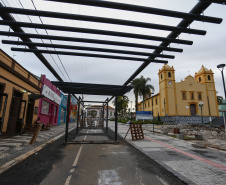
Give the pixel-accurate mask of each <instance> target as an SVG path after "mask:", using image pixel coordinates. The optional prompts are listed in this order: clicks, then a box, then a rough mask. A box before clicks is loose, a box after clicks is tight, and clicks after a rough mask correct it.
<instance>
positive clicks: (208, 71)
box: [195, 65, 213, 75]
mask: <svg viewBox="0 0 226 185" xmlns="http://www.w3.org/2000/svg"><path fill="white" fill-rule="evenodd" d="M203 73H211V74H212V73H213V71H212V70H211V69H207V68H206V67H204V66H203V65H202V67H201V69H200V70H199V71H198V72H197V73H195V75H199V74H203Z"/></svg>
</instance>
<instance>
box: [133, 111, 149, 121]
mask: <svg viewBox="0 0 226 185" xmlns="http://www.w3.org/2000/svg"><path fill="white" fill-rule="evenodd" d="M139 119H148V120H151V119H153V112H152V111H137V112H136V120H139Z"/></svg>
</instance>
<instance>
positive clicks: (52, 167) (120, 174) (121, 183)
mask: <svg viewBox="0 0 226 185" xmlns="http://www.w3.org/2000/svg"><path fill="white" fill-rule="evenodd" d="M86 132H92V131H87V130H86V131H85V133H86ZM97 132H98V130H96V131H95V133H97ZM113 135H114V133H113V132H111V131H110V133H109V135H108V139H113ZM101 137H104V139H106V136H99V135H98V136H93V135H81V136H80V137H79V139H81V140H94V139H103V138H101ZM69 139H74V135H73V133H70V137H69ZM77 139H78V138H77ZM63 142H64V138H60V139H59V140H57V141H56V142H54V143H51V144H49V145H48V146H47V147H45V148H44V149H43V150H41V151H39V152H38V153H37V154H35V155H33V156H31V157H29V158H28V159H26V160H24V161H23V162H21V163H19V164H18V165H16V166H14V167H13V168H11V169H10V170H8V171H6V172H5V173H3V174H1V175H0V184H1V185H33V184H35V185H36V184H41V185H49V184H54V185H69V184H70V185H74V184H76V185H107V184H109V185H110V184H111V185H152V184H153V185H162V184H163V185H166V184H173V185H180V184H185V183H183V182H181V180H180V179H178V178H177V177H176V176H174V175H173V174H172V173H170V172H168V171H167V170H166V169H164V168H163V167H162V166H160V165H159V164H158V163H156V162H155V161H153V160H152V159H150V158H149V157H147V156H146V155H145V154H143V153H142V152H140V151H139V150H137V149H135V148H134V147H133V146H131V145H129V144H128V143H127V142H125V141H123V140H122V139H121V138H119V144H82V145H81V144H68V145H65V144H64V143H63Z"/></svg>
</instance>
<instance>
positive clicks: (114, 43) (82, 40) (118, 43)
mask: <svg viewBox="0 0 226 185" xmlns="http://www.w3.org/2000/svg"><path fill="white" fill-rule="evenodd" d="M0 35H6V36H15V37H24V38H38V39H50V40H58V41H70V42H82V43H83V42H85V43H93V44H107V45H114V46H126V47H135V48H144V49H161V50H162V51H164V50H165V51H173V52H183V49H180V48H171V47H161V46H153V45H146V44H137V43H129V42H117V41H107V40H96V39H86V38H76V37H64V36H53V35H40V34H39V35H37V34H29V33H18V32H6V31H0Z"/></svg>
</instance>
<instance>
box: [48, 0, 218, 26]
mask: <svg viewBox="0 0 226 185" xmlns="http://www.w3.org/2000/svg"><path fill="white" fill-rule="evenodd" d="M47 1H55V2H61V3H70V4H80V5H88V6H96V7H103V8H111V9H117V10H128V11H134V12H141V13H147V14H155V15H162V16H167V17H176V18H183V19H187V20H196V21H202V22H210V23H218V24H219V23H221V22H222V19H220V18H215V17H209V16H201V15H197V14H195V13H194V14H193V13H192V12H190V13H184V12H177V11H172V10H165V9H158V8H152V7H145V6H138V5H131V4H123V3H117V2H110V1H100V0H85V1H84V0H76V1H74V0H47ZM217 1H219V0H217Z"/></svg>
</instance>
